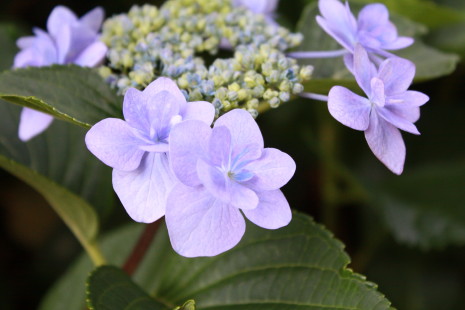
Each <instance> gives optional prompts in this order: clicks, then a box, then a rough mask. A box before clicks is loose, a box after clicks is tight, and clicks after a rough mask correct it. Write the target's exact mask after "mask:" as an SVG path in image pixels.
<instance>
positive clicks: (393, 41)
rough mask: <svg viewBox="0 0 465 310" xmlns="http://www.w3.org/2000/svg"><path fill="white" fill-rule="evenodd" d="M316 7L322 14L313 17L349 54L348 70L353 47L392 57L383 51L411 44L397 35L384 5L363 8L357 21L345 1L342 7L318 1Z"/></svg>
mask: <svg viewBox="0 0 465 310" xmlns="http://www.w3.org/2000/svg"><path fill="white" fill-rule="evenodd" d="M318 6H319V9H320V13H321V15H322V16H317V17H316V20H317V22H318V24H319V25H320V26H321V28H323V30H324V31H326V33H328V34H329V35H330V36H332V37H333V38H334V39H335V40H336V41H337V42H338V43H339V44H341V45H342V46H343V47H344V48H345V49H347V51H349V52H350V54H347V55H346V56H345V62H346V64H347V66H348V68H349V70H351V68H352V55H353V53H354V51H355V46H356V44H361V45H362V46H363V47H364V48H365V49H366V50H367V51H368V52H369V53H375V54H379V55H382V56H384V57H389V56H391V55H392V54H390V53H388V52H386V51H385V50H398V49H402V48H405V47H407V46H410V45H412V44H413V41H414V40H413V38H410V37H400V36H398V34H397V28H396V26H395V25H394V24H393V23H392V22H391V21H390V20H389V11H388V9H387V8H386V6H385V5H384V4H381V3H373V4H368V5H366V6H365V7H364V8H363V9H362V10H361V11H360V13H359V14H358V18H357V19H355V17H354V15H353V14H352V12H351V11H350V8H349V4H348V3H347V2H346V4H345V5H344V4H342V3H341V2H339V1H338V0H319V2H318ZM351 71H352V70H351Z"/></svg>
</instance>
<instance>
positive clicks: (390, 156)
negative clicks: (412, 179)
mask: <svg viewBox="0 0 465 310" xmlns="http://www.w3.org/2000/svg"><path fill="white" fill-rule="evenodd" d="M354 75H355V79H356V80H357V83H358V84H359V86H360V87H361V88H362V89H363V91H364V92H365V94H366V95H367V97H368V98H365V97H361V96H359V95H357V94H354V93H353V92H351V91H350V90H348V89H347V88H344V87H341V86H334V87H333V88H331V90H330V92H329V95H328V108H329V112H330V113H331V115H332V116H333V117H334V118H335V119H337V120H338V121H339V122H341V123H342V124H344V125H346V126H348V127H350V128H353V129H356V130H361V131H364V132H365V138H366V140H367V142H368V145H369V146H370V148H371V150H372V151H373V153H374V154H375V155H376V157H378V159H379V160H380V161H381V162H382V163H384V164H385V165H386V166H387V167H388V168H389V169H390V170H391V171H392V172H394V173H396V174H401V173H402V170H403V167H404V161H405V144H404V141H403V139H402V135H401V133H400V131H399V130H398V129H402V130H404V131H407V132H410V133H413V134H417V135H418V134H420V133H419V132H418V130H417V128H416V127H415V125H414V124H413V123H415V122H416V121H417V120H418V119H419V117H420V106H421V105H423V104H425V103H426V102H427V101H428V100H429V98H428V96H426V95H425V94H423V93H420V92H417V91H411V90H407V89H408V87H409V86H410V84H411V83H412V80H413V77H414V75H415V65H414V64H413V63H412V62H410V61H408V60H406V59H402V58H398V57H393V58H388V59H386V60H384V61H383V62H382V63H381V65H380V67H379V69H376V67H375V66H374V65H373V64H372V63H371V62H370V60H369V56H368V54H367V52H366V51H365V49H364V48H363V47H362V46H361V45H359V44H357V45H356V47H355V53H354Z"/></svg>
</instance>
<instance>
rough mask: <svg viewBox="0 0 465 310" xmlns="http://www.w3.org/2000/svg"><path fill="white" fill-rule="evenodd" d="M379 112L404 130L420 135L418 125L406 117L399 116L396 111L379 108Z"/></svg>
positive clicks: (385, 118)
mask: <svg viewBox="0 0 465 310" xmlns="http://www.w3.org/2000/svg"><path fill="white" fill-rule="evenodd" d="M377 112H378V114H379V115H380V116H381V117H382V118H384V120H386V121H388V122H389V123H391V124H392V125H394V126H396V127H397V128H399V129H402V130H403V131H407V132H410V133H412V134H414V135H419V134H420V132H419V131H418V129H417V127H416V126H415V125H414V124H412V122H410V121H408V120H406V119H405V118H403V117H401V116H399V115H398V114H396V113H393V111H391V110H390V109H383V108H380V109H377Z"/></svg>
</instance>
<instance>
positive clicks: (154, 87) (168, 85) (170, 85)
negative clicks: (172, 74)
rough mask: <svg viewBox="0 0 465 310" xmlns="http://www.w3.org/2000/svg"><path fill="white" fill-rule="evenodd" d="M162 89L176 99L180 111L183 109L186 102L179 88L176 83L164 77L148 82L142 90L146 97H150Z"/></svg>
mask: <svg viewBox="0 0 465 310" xmlns="http://www.w3.org/2000/svg"><path fill="white" fill-rule="evenodd" d="M162 91H167V92H169V93H170V94H171V95H172V96H173V97H174V98H175V99H176V101H178V102H179V104H180V106H181V109H180V110H181V111H184V109H185V107H184V106H185V104H186V98H185V97H184V95H183V94H182V92H181V91H180V90H179V87H178V85H176V83H175V82H174V81H173V80H171V79H169V78H166V77H159V78H158V79H156V80H155V81H153V82H152V83H150V84H149V85H148V86H147V87H146V88H145V89H144V91H143V93H144V96H145V97H146V98H151V97H154V96H155V95H157V94H158V93H159V92H162Z"/></svg>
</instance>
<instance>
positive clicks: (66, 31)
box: [54, 24, 72, 64]
mask: <svg viewBox="0 0 465 310" xmlns="http://www.w3.org/2000/svg"><path fill="white" fill-rule="evenodd" d="M58 31H59V32H58V33H57V34H56V35H55V38H54V39H55V44H56V48H57V52H58V63H60V64H64V63H65V61H66V57H67V55H68V53H69V52H70V50H71V40H72V38H71V26H70V25H66V24H64V25H62V26H61V28H60V29H59V30H58Z"/></svg>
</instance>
